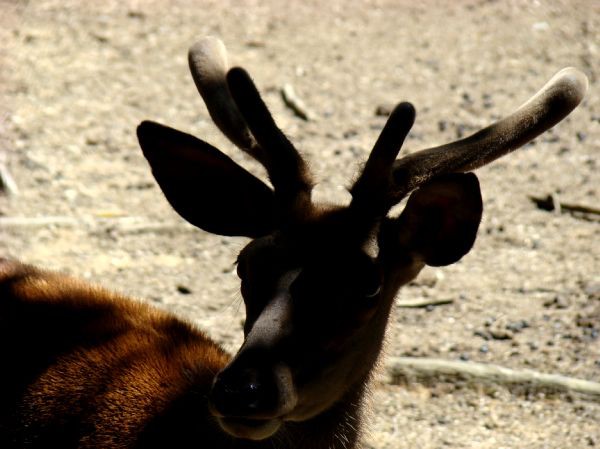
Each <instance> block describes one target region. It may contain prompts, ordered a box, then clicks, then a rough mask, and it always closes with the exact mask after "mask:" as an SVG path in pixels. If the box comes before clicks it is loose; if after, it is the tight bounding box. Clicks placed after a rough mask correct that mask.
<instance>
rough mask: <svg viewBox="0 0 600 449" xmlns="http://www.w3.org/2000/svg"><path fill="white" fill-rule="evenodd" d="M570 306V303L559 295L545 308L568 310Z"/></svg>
mask: <svg viewBox="0 0 600 449" xmlns="http://www.w3.org/2000/svg"><path fill="white" fill-rule="evenodd" d="M569 306H570V304H569V301H568V300H567V298H566V296H565V295H562V294H558V295H556V296H555V297H554V298H552V299H549V300H548V301H546V302H545V303H544V307H552V308H554V309H567V308H568V307H569Z"/></svg>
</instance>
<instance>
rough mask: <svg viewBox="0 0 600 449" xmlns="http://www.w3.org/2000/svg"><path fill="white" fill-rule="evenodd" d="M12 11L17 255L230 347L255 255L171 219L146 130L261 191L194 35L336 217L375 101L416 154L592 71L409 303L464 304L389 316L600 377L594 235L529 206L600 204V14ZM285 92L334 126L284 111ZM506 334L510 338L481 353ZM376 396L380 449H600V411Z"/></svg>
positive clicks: (2, 109)
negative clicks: (397, 119) (555, 201)
mask: <svg viewBox="0 0 600 449" xmlns="http://www.w3.org/2000/svg"><path fill="white" fill-rule="evenodd" d="M284 3H289V4H287V5H285V6H284ZM0 8H1V14H0V16H2V18H1V19H0V28H1V30H0V39H1V40H2V43H1V44H0V58H1V63H0V81H1V82H2V85H1V88H0V101H1V103H0V145H1V146H0V154H3V156H2V155H0V158H1V157H4V158H7V159H8V166H9V168H10V171H11V172H12V174H13V176H14V178H15V179H16V181H17V184H18V187H19V190H20V194H19V195H18V196H13V197H7V196H1V195H0V218H1V219H3V220H4V221H3V222H2V223H3V224H2V225H0V254H2V255H8V256H12V257H16V258H19V259H21V260H23V261H27V262H30V263H36V264H40V265H43V266H45V267H49V268H53V269H57V270H62V271H65V272H69V273H73V274H75V275H77V276H80V277H84V278H88V279H90V280H93V281H94V282H99V283H102V284H104V285H107V286H111V288H114V289H116V290H120V291H123V292H126V293H129V294H131V295H134V296H137V297H142V298H146V299H147V300H148V301H151V302H152V303H155V304H156V305H158V306H159V307H164V308H167V309H170V310H172V311H174V312H175V313H177V314H179V315H181V316H184V317H186V318H187V319H189V320H192V321H194V322H195V323H197V324H198V325H200V326H201V327H202V328H204V329H206V330H207V331H208V332H209V333H210V334H211V335H212V336H213V337H214V338H215V339H216V340H217V341H219V342H220V343H222V344H223V345H224V346H225V347H226V348H228V349H230V350H235V348H236V347H237V346H238V345H239V343H240V341H241V322H242V319H243V307H242V304H241V299H240V295H239V293H238V283H237V280H236V277H235V273H234V270H233V261H234V259H235V255H236V251H238V250H239V249H240V248H241V247H242V246H243V245H244V243H245V242H244V241H243V240H242V239H226V238H222V237H217V236H212V235H207V234H206V233H204V232H201V231H198V230H196V229H194V228H192V227H191V226H189V225H187V224H185V223H184V222H183V221H182V220H181V219H180V218H179V217H178V216H177V215H176V214H175V213H174V212H173V211H172V210H170V208H169V206H168V205H167V203H166V201H165V200H164V199H163V197H162V195H161V193H160V192H159V190H158V188H157V187H156V185H155V184H154V182H153V179H152V178H151V175H150V172H149V169H148V167H147V165H146V163H145V161H144V160H143V158H142V156H141V153H140V151H139V149H138V147H137V142H136V140H135V134H134V129H135V126H136V125H137V123H138V122H139V121H141V120H143V119H146V118H148V119H152V120H156V121H161V122H163V123H166V124H169V125H171V126H174V127H177V128H180V129H182V130H185V131H188V132H192V133H195V134H197V135H199V136H201V137H202V138H204V139H206V140H207V141H209V142H211V143H213V144H215V145H216V146H218V147H220V148H222V149H223V150H224V151H226V152H228V153H229V154H230V155H232V157H234V158H235V159H236V160H237V161H239V162H241V163H243V164H244V165H245V166H247V167H250V168H251V169H252V170H253V171H254V172H256V173H259V174H261V176H262V174H263V172H262V171H261V169H260V168H259V167H257V165H256V164H255V163H254V162H252V161H250V160H248V159H247V158H245V157H244V156H243V155H241V154H239V152H237V153H236V151H235V150H234V149H233V148H232V145H231V144H229V143H228V142H227V141H226V140H225V139H224V138H223V137H222V136H221V135H219V133H218V131H217V130H216V128H215V127H214V126H213V125H212V123H211V122H210V119H209V118H208V115H207V113H206V109H205V108H204V106H203V104H202V102H201V100H200V99H199V97H198V96H197V94H196V92H195V87H194V85H193V83H192V81H191V78H190V76H189V74H188V72H187V61H186V51H187V48H188V46H189V45H190V44H191V43H192V42H194V40H195V39H196V38H197V37H200V36H203V35H206V34H213V35H218V36H220V37H221V38H222V39H223V40H224V41H225V42H226V44H227V45H228V47H229V50H230V53H231V55H232V58H233V62H234V63H236V64H239V65H243V66H245V67H246V68H247V69H248V70H249V71H250V72H251V73H252V75H253V76H254V78H255V80H256V82H257V84H258V86H259V87H260V88H261V90H262V91H263V93H264V96H265V99H266V101H267V103H268V104H269V107H270V108H271V110H272V111H273V113H274V115H275V117H276V119H277V121H278V124H279V125H280V126H281V127H282V128H283V129H284V130H285V131H286V133H287V134H288V135H289V136H290V137H291V138H292V140H293V141H294V142H295V143H296V144H297V145H298V146H299V147H300V148H301V150H302V151H303V153H304V154H305V155H306V157H307V158H308V159H309V160H310V162H311V167H312V168H313V170H314V171H315V172H316V173H317V174H318V176H319V178H320V179H321V180H322V183H321V184H320V185H319V186H318V189H317V195H318V196H319V197H320V198H326V199H330V200H332V201H344V200H345V199H346V194H345V190H344V186H347V185H348V184H349V180H351V179H352V177H353V176H354V173H355V170H356V169H357V168H358V167H359V166H360V164H361V162H363V161H364V159H365V157H366V155H367V154H368V151H369V150H370V148H371V146H372V143H373V142H374V140H375V138H376V137H377V135H378V133H379V131H380V129H381V127H382V126H383V123H384V120H385V118H384V117H380V116H378V115H376V114H375V110H376V107H377V106H380V105H383V106H385V105H389V104H393V103H395V102H397V101H400V100H408V101H411V102H413V103H414V104H415V106H416V108H417V111H418V114H417V122H416V124H415V126H414V129H413V131H412V132H411V135H410V138H409V139H408V141H407V144H406V148H407V151H414V150H417V149H420V148H422V147H426V146H432V145H435V144H439V143H443V142H446V141H449V140H453V139H456V138H457V137H458V136H461V135H466V134H468V133H470V132H472V131H473V130H475V129H477V128H479V127H482V126H485V125H486V124H488V123H490V122H491V121H492V120H494V119H497V118H498V117H500V116H501V115H505V114H508V113H509V112H510V111H511V110H513V109H515V108H516V107H517V106H519V105H520V104H521V103H522V102H523V101H525V100H526V99H527V98H528V97H529V96H530V95H531V94H533V93H534V92H535V91H536V90H537V89H538V88H539V87H541V86H542V85H543V84H544V83H545V82H546V80H547V79H549V78H550V77H551V76H552V75H553V74H554V73H555V72H556V71H558V70H559V69H560V68H562V67H564V66H569V65H572V66H576V67H578V68H580V69H582V70H584V71H585V72H586V74H587V75H588V77H589V78H590V90H589V93H588V96H587V98H586V100H585V101H584V103H583V104H582V106H581V107H580V108H579V109H577V110H576V111H575V112H574V113H573V114H572V115H571V116H570V117H569V118H568V119H567V120H565V121H564V122H563V123H561V124H560V125H559V126H557V127H556V128H555V129H553V130H552V131H551V132H549V133H547V134H545V135H544V136H542V137H540V138H538V139H537V140H536V141H535V142H534V143H533V144H531V145H528V146H527V147H526V148H524V149H522V150H520V151H518V152H517V153H515V154H513V155H511V156H509V157H506V158H504V159H502V160H500V161H497V162H495V163H494V164H492V165H491V166H489V167H486V168H484V169H481V170H479V171H478V175H479V178H480V181H481V185H482V192H483V196H484V201H485V215H484V219H483V222H482V225H481V228H480V232H479V236H478V240H477V243H476V245H475V248H474V249H473V251H472V252H471V253H470V254H469V255H468V256H466V257H465V258H464V259H463V260H461V261H460V262H459V263H457V264H455V265H453V266H451V267H447V268H443V269H428V270H426V271H425V272H424V273H423V274H422V275H421V277H420V278H419V279H418V280H417V281H415V282H413V283H412V284H411V285H409V286H408V287H406V288H404V289H403V290H402V291H401V294H400V298H401V299H402V298H428V297H438V298H442V299H444V298H449V299H453V300H454V302H453V303H452V304H450V305H445V306H440V307H436V308H433V309H432V310H406V309H397V310H394V313H393V316H392V318H391V325H390V328H389V338H388V344H387V354H388V356H390V357H391V356H400V355H413V356H434V357H443V358H447V359H451V360H455V359H459V358H462V359H468V360H476V361H483V362H490V363H497V364H501V365H505V366H509V367H513V368H532V369H535V370H538V371H542V372H548V373H561V374H565V375H570V376H575V377H579V378H584V379H588V380H595V381H600V338H599V335H598V334H599V332H600V241H599V230H600V228H599V221H598V220H597V218H594V217H593V216H587V217H580V216H573V215H570V214H555V213H550V212H546V211H542V210H540V209H538V208H536V207H535V206H534V205H533V203H532V202H531V201H530V200H529V199H528V195H538V196H544V195H547V194H552V193H554V194H557V195H558V197H559V198H560V200H561V201H564V202H566V203H574V204H582V205H587V206H590V207H596V208H597V207H598V205H599V201H598V198H599V195H600V190H599V189H600V169H599V167H598V165H599V159H598V155H599V151H600V104H599V96H598V77H599V76H600V54H599V45H600V2H598V1H594V0H581V1H563V2H537V1H516V0H513V1H506V2H500V1H457V2H450V1H448V2H441V1H440V2H437V3H434V2H431V1H429V2H421V3H419V4H418V5H417V2H409V1H385V0H381V1H369V2H358V1H347V2H343V1H328V2H321V1H316V0H313V1H302V2H301V1H293V2H279V1H276V0H269V1H233V0H232V1H225V0H219V1H197V2H192V1H175V0H173V1H145V0H144V1H142V0H140V1H132V0H128V1H120V2H116V1H103V2H92V1H89V2H88V1H83V0H80V1H74V0H61V1H58V0H36V1H31V2H27V1H17V2H14V1H6V0H0ZM286 82H289V83H292V84H293V86H294V87H295V89H296V92H297V93H298V95H299V96H300V97H301V98H302V99H303V100H304V101H305V103H306V104H307V105H308V106H309V107H310V108H311V109H312V110H313V111H314V112H315V114H316V115H317V117H318V118H317V120H315V121H312V122H304V121H302V120H299V119H298V118H297V117H296V116H294V114H293V113H292V112H291V111H290V110H289V109H287V108H286V107H285V106H284V104H283V102H282V101H281V98H280V96H279V88H280V87H281V86H282V85H283V84H284V83H286ZM0 162H1V161H0ZM11 217H12V219H14V218H24V217H25V218H34V217H38V218H40V217H41V218H42V223H43V222H44V221H48V220H50V222H52V223H53V224H50V225H48V224H41V223H37V224H36V222H35V221H32V220H29V221H28V222H25V223H23V222H22V221H21V223H20V224H14V223H13V224H10V222H8V221H7V219H11ZM182 287H183V288H182ZM188 291H189V292H191V294H186V292H188ZM490 330H495V331H497V332H504V333H505V334H506V335H507V338H506V339H501V340H500V339H494V338H491V339H486V336H487V335H489V333H490ZM381 379H382V380H381V381H379V382H377V383H376V385H375V386H374V389H373V401H372V402H373V415H372V419H371V420H370V423H369V425H368V430H369V434H368V436H367V438H366V444H365V446H366V447H367V448H378V449H384V448H386V449H398V448H415V447H418V448H432V449H433V448H495V449H499V448H587V447H600V404H599V403H598V402H594V401H591V400H586V399H583V398H580V397H576V396H573V395H548V394H544V393H535V394H526V393H525V394H523V393H518V394H517V393H515V392H511V391H508V390H506V389H504V388H502V387H497V388H485V389H483V388H482V389H477V388H467V387H460V386H454V385H451V384H446V383H440V384H437V385H436V384H434V385H423V384H411V385H408V386H406V385H393V384H391V383H389V382H385V381H384V379H385V377H383V376H382V378H381Z"/></svg>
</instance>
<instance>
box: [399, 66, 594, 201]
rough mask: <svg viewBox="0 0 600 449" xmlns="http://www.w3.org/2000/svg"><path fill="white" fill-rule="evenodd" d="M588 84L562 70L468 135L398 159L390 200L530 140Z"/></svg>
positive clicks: (578, 74) (574, 71)
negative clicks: (503, 114) (499, 117)
mask: <svg viewBox="0 0 600 449" xmlns="http://www.w3.org/2000/svg"><path fill="white" fill-rule="evenodd" d="M587 88H588V80H587V78H586V76H585V75H584V74H583V73H582V72H580V71H579V70H577V69H575V68H573V67H568V68H565V69H562V70H561V71H560V72H558V73H557V74H556V75H554V76H553V77H552V78H551V79H550V81H548V82H547V83H546V85H545V86H544V87H542V89H540V90H539V91H538V92H537V93H536V94H535V95H534V96H533V97H531V99H529V101H527V102H526V103H525V104H523V105H522V106H521V107H520V108H518V109H517V110H516V111H515V112H514V113H513V114H511V115H509V116H508V117H506V118H504V119H502V120H500V121H498V122H496V123H494V124H492V125H490V126H488V127H487V128H484V129H482V130H480V131H478V132H476V133H475V134H473V135H471V136H469V137H466V138H464V139H461V140H457V141H455V142H452V143H449V144H446V145H442V146H439V147H435V148H429V149H426V150H421V151H418V152H416V153H413V154H410V155H408V156H404V157H403V158H400V159H398V160H397V161H396V162H395V163H394V166H393V175H392V176H393V179H394V182H393V186H392V191H391V193H390V203H391V204H392V205H393V204H396V203H398V202H399V201H400V200H401V199H402V198H403V197H404V196H405V195H406V194H407V193H409V192H410V191H411V190H413V189H415V188H417V187H418V186H419V185H421V184H422V183H424V182H426V181H428V180H429V179H431V178H432V177H434V176H436V175H439V174H443V173H452V172H466V171H471V170H474V169H476V168H479V167H482V166H483V165H486V164H488V163H490V162H492V161H493V160H495V159H498V158H499V157H501V156H504V155H505V154H508V153H510V152H511V151H514V150H516V149H517V148H519V147H521V146H523V145H525V144H526V143H527V142H529V141H530V140H532V139H534V138H536V137H537V136H539V135H540V134H541V133H543V132H544V131H546V130H548V129H550V128H552V127H553V126H554V125H556V124H557V123H558V122H560V121H561V120H562V119H564V118H565V117H566V116H567V115H569V113H570V112H571V111H572V110H573V109H575V107H576V106H577V105H578V104H579V103H580V102H581V100H582V99H583V97H584V96H585V93H586V91H587Z"/></svg>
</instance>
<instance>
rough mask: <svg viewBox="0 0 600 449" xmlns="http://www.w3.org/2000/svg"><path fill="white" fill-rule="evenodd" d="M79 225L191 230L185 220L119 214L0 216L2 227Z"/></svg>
mask: <svg viewBox="0 0 600 449" xmlns="http://www.w3.org/2000/svg"><path fill="white" fill-rule="evenodd" d="M45 226H57V227H70V228H72V227H81V228H92V229H94V228H112V229H115V230H116V231H118V232H120V233H123V234H141V233H146V232H149V233H152V232H163V231H170V230H193V229H195V228H194V227H193V226H192V225H189V224H187V223H185V222H152V221H149V220H148V218H146V217H129V216H125V217H119V216H113V217H110V216H106V215H101V216H97V215H96V216H87V217H79V218H75V217H68V216H41V217H0V229H2V228H28V227H29V228H31V227H45Z"/></svg>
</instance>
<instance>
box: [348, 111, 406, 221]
mask: <svg viewBox="0 0 600 449" xmlns="http://www.w3.org/2000/svg"><path fill="white" fill-rule="evenodd" d="M414 122H415V108H414V107H413V105H412V104H410V103H400V104H398V105H397V106H396V107H395V108H394V110H393V111H392V113H391V114H390V117H389V118H388V120H387V122H386V124H385V126H384V128H383V130H382V131H381V134H380V135H379V138H378V139H377V142H376V143H375V145H374V146H373V150H371V154H370V155H369V159H368V160H367V163H366V164H365V167H364V169H363V171H362V173H361V175H360V177H359V178H358V179H357V180H356V182H355V183H354V185H353V186H352V188H351V189H350V193H351V194H352V203H351V206H350V207H351V208H353V209H355V210H358V211H359V214H360V215H363V216H365V217H367V218H372V217H374V216H375V217H377V216H381V215H385V214H386V213H387V210H388V202H387V193H388V191H389V189H390V186H391V182H392V179H391V174H392V166H393V163H394V160H395V159H396V157H397V156H398V153H399V152H400V148H402V144H403V143H404V139H405V138H406V136H407V135H408V132H409V131H410V129H411V128H412V125H413V124H414Z"/></svg>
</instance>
